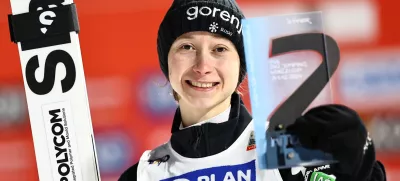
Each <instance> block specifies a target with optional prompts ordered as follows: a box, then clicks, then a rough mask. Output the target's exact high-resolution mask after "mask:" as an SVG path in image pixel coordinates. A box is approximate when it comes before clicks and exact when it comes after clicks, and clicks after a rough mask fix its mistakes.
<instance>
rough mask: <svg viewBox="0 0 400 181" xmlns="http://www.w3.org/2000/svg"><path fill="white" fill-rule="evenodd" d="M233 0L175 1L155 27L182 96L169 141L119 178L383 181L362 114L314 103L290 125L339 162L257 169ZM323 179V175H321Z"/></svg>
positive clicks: (164, 63) (165, 67)
mask: <svg viewBox="0 0 400 181" xmlns="http://www.w3.org/2000/svg"><path fill="white" fill-rule="evenodd" d="M242 18H244V16H243V14H242V13H241V11H240V9H239V7H238V6H237V4H236V2H235V1H233V0H209V1H206V0H175V1H174V2H173V4H172V6H171V8H170V9H169V11H168V12H167V14H166V16H165V17H164V20H163V21H162V23H161V25H160V28H159V33H158V41H157V43H158V55H159V61H160V67H161V70H162V71H163V73H164V74H165V76H166V77H167V78H168V80H169V82H170V84H171V86H172V88H173V91H174V98H175V99H176V101H177V102H178V103H179V107H178V109H177V110H176V113H175V117H174V120H173V124H172V135H171V138H170V140H169V142H167V143H165V144H163V145H160V146H159V147H157V148H155V149H153V150H149V151H146V152H145V153H143V155H142V157H141V158H140V160H139V162H138V163H137V164H135V165H133V166H132V167H130V168H129V169H127V170H126V171H125V172H124V173H123V174H122V175H121V177H120V179H119V180H120V181H135V180H138V181H161V180H162V181H227V180H231V181H232V180H236V181H237V180H241V181H255V180H257V181H304V180H310V179H311V178H312V174H313V172H316V173H318V176H317V177H313V178H312V179H313V180H324V181H326V180H335V179H336V180H337V181H384V180H386V176H385V171H384V167H383V165H382V164H381V163H380V162H379V161H377V160H376V159H375V152H374V147H373V144H372V141H371V140H370V139H368V133H367V130H366V128H365V126H364V125H363V123H362V121H361V120H360V118H359V117H358V115H357V113H356V112H354V111H353V110H351V109H349V108H347V107H345V106H342V105H325V106H320V107H317V108H314V109H312V110H310V111H308V112H307V113H306V114H304V115H303V116H302V117H300V118H299V119H298V120H296V123H295V124H294V125H293V126H290V127H288V128H287V129H288V130H289V131H290V132H291V133H292V134H294V135H296V136H298V137H299V138H300V141H301V143H302V144H303V145H304V146H306V147H309V148H314V149H320V150H323V151H326V152H329V153H331V154H332V155H333V156H334V157H335V158H336V159H337V160H339V163H336V164H332V165H326V166H322V167H316V168H317V169H314V168H313V167H308V168H305V169H298V168H292V169H276V170H261V169H258V163H257V160H256V153H255V149H251V148H250V149H247V148H248V144H249V139H250V137H251V134H252V131H253V122H252V117H251V115H250V114H249V112H248V111H247V109H246V107H245V106H244V104H243V102H242V100H241V97H240V94H239V93H238V91H237V89H238V87H239V85H240V83H241V82H242V80H243V79H244V77H245V75H246V64H245V63H246V62H245V57H244V49H243V40H242V34H241V33H242V24H241V19H242ZM321 178H323V179H321Z"/></svg>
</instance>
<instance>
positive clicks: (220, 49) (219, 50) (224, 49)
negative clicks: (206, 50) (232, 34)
mask: <svg viewBox="0 0 400 181" xmlns="http://www.w3.org/2000/svg"><path fill="white" fill-rule="evenodd" d="M226 50H227V49H226V48H225V47H218V48H216V49H215V51H216V52H219V53H221V52H224V51H226Z"/></svg>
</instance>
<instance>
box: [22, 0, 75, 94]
mask: <svg viewBox="0 0 400 181" xmlns="http://www.w3.org/2000/svg"><path fill="white" fill-rule="evenodd" d="M62 3H64V1H62V0H55V1H50V2H49V1H47V0H32V1H31V2H30V4H29V11H41V10H47V9H51V8H54V7H57V6H62ZM49 17H50V18H52V19H49ZM56 17H57V15H56V14H55V13H54V12H53V11H44V12H42V13H41V14H40V16H39V17H38V18H39V22H40V23H41V24H43V25H48V26H51V24H53V23H55V22H54V21H55V20H53V19H54V18H56ZM40 31H41V32H42V33H43V34H46V32H47V31H48V28H46V27H43V28H41V29H40ZM70 42H71V40H70V35H69V34H65V35H60V36H53V37H49V38H47V39H44V40H41V41H38V42H28V43H24V42H22V43H21V46H29V49H30V50H33V49H36V50H35V51H34V52H37V53H36V54H35V55H34V56H32V57H31V58H30V59H29V60H28V61H27V64H26V68H25V79H26V82H27V84H28V87H29V89H30V90H31V91H32V92H33V93H35V94H36V95H46V94H49V93H50V92H51V91H52V90H53V87H54V85H55V83H56V82H55V81H56V80H55V78H56V75H57V72H56V67H57V65H58V64H63V66H64V67H65V71H66V75H65V77H64V79H63V80H61V82H60V83H61V86H62V93H66V92H68V91H69V90H71V89H72V87H73V86H74V84H75V79H76V68H75V63H74V60H73V58H72V56H71V55H70V53H71V52H69V51H67V49H66V48H64V50H61V49H56V50H52V51H51V52H50V53H47V52H48V51H49V50H47V51H46V49H50V48H47V47H51V46H55V45H61V44H67V43H70ZM39 48H42V49H39ZM46 55H47V56H46ZM39 57H46V59H45V63H44V66H42V68H43V69H44V76H43V80H42V81H39V80H38V79H37V77H36V74H35V72H36V71H37V70H38V69H39V68H40V63H39V62H40V61H39Z"/></svg>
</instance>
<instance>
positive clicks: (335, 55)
mask: <svg viewBox="0 0 400 181" xmlns="http://www.w3.org/2000/svg"><path fill="white" fill-rule="evenodd" d="M322 19H323V18H322V13H321V12H309V13H300V14H286V15H276V16H267V17H256V18H248V19H244V20H243V36H244V47H245V55H246V64H247V70H248V79H249V81H248V82H249V90H250V103H251V108H252V115H253V118H254V128H255V137H256V144H257V147H256V151H257V159H258V160H259V164H260V165H259V166H260V168H262V169H276V168H291V167H298V166H317V165H326V164H331V163H334V162H336V160H334V159H333V157H332V155H330V154H329V153H323V152H322V151H319V150H310V149H306V148H304V147H302V146H301V144H300V142H299V140H298V139H296V137H295V136H293V135H290V134H287V132H286V131H285V128H286V127H288V126H290V125H291V124H293V123H294V122H295V120H296V118H298V117H300V116H301V115H302V114H303V113H305V112H306V111H307V110H309V109H310V108H313V107H315V106H318V105H322V104H330V103H332V102H333V97H332V91H331V86H330V80H331V76H332V74H333V73H334V72H335V70H336V68H337V66H338V63H339V59H340V57H339V55H340V53H339V48H338V46H337V43H336V42H335V40H334V39H332V38H331V37H330V36H328V35H326V34H324V31H323V22H322Z"/></svg>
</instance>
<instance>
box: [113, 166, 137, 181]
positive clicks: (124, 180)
mask: <svg viewBox="0 0 400 181" xmlns="http://www.w3.org/2000/svg"><path fill="white" fill-rule="evenodd" d="M137 167H138V163H136V164H135V165H133V166H131V167H129V168H128V169H127V170H126V171H125V172H124V173H122V175H121V176H120V177H119V179H118V181H137Z"/></svg>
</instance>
